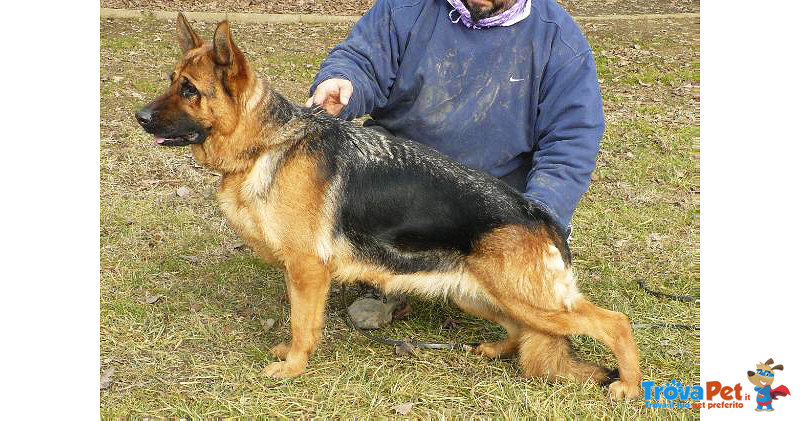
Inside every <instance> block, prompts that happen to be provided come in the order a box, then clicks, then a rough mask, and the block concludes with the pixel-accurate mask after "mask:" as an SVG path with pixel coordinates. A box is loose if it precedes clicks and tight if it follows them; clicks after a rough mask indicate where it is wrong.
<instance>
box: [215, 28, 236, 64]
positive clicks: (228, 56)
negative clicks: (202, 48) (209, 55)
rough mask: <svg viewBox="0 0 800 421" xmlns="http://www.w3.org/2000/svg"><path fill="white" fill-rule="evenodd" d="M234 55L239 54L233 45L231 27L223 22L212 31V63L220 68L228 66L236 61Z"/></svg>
mask: <svg viewBox="0 0 800 421" xmlns="http://www.w3.org/2000/svg"><path fill="white" fill-rule="evenodd" d="M236 54H241V52H240V51H239V49H238V48H236V45H235V44H234V43H233V38H232V37H231V26H230V25H229V24H228V21H227V20H223V21H222V22H220V23H219V25H217V29H216V30H215V31H214V61H215V62H216V63H217V64H219V65H220V66H229V65H231V64H233V63H234V62H235V61H236V58H237V57H236Z"/></svg>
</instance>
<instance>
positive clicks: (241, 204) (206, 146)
mask: <svg viewBox="0 0 800 421" xmlns="http://www.w3.org/2000/svg"><path fill="white" fill-rule="evenodd" d="M178 25H179V28H178V36H179V39H180V42H181V46H182V48H183V49H184V57H183V59H182V60H181V62H180V63H179V64H178V66H176V69H175V72H174V76H173V78H181V77H186V78H189V79H190V80H191V82H192V83H193V84H194V85H195V86H196V87H197V89H198V90H200V91H202V92H204V95H202V96H201V98H200V99H198V100H197V101H194V102H193V103H189V104H186V103H185V102H186V101H182V102H181V101H178V100H176V99H175V96H176V95H175V93H176V89H177V88H176V83H173V86H172V87H171V88H170V91H169V92H168V93H167V94H165V95H164V96H163V97H161V98H160V99H158V100H157V101H161V102H162V104H163V105H162V107H167V108H169V107H173V108H176V109H181V110H184V111H186V112H188V113H190V114H191V115H192V116H193V117H194V118H195V119H197V120H198V121H202V122H206V123H208V124H207V125H208V126H209V127H212V126H213V131H212V132H211V135H210V136H209V137H208V138H207V139H206V141H205V142H204V143H202V144H200V145H193V146H192V152H193V154H194V156H195V158H196V159H197V160H198V161H199V162H201V163H202V164H204V165H206V166H207V167H209V168H212V169H214V170H217V171H219V172H221V173H222V174H223V177H222V182H221V184H220V187H219V194H218V199H219V203H220V206H221V208H222V211H223V212H224V214H225V216H226V218H227V219H228V221H229V222H230V224H231V225H232V226H233V228H234V229H235V230H236V232H237V233H238V234H239V235H240V236H241V237H242V239H243V240H244V241H245V242H246V243H247V244H248V245H249V246H250V247H251V248H252V249H253V250H254V252H255V253H256V254H257V255H258V256H259V257H261V258H263V259H264V260H266V261H268V262H272V263H279V264H282V265H283V267H284V268H285V271H286V284H287V292H288V295H289V299H290V304H291V325H292V341H291V343H290V344H287V343H282V344H279V345H277V346H276V347H274V348H273V350H272V351H273V353H274V354H275V355H276V356H278V357H279V358H280V359H283V360H284V361H280V362H275V363H272V364H270V365H268V366H267V367H266V368H265V369H264V373H265V374H267V375H269V376H275V377H290V376H296V375H299V374H301V373H302V372H303V371H304V370H305V367H306V364H307V361H308V357H309V355H310V354H311V352H313V350H314V348H315V346H316V345H317V343H318V342H319V339H320V335H321V329H322V322H323V310H324V306H325V299H326V296H327V293H328V290H329V287H330V281H331V279H332V278H335V279H337V280H338V281H340V282H356V281H369V282H372V283H374V284H375V285H377V286H380V287H381V288H383V289H384V290H386V291H388V292H395V291H403V292H417V293H421V294H423V295H426V296H431V297H434V296H435V297H447V298H450V299H452V300H453V301H454V302H455V303H456V304H457V305H459V306H460V307H461V308H462V309H464V310H465V311H467V312H470V313H473V314H476V315H478V316H480V317H484V318H486V319H489V320H492V321H494V322H496V323H498V324H500V325H501V326H503V327H504V328H505V329H506V331H507V332H508V337H507V338H506V339H504V340H502V341H499V342H496V343H486V344H483V345H481V346H480V347H478V348H477V350H476V352H478V353H480V354H482V355H485V356H487V357H491V358H494V357H498V356H502V355H507V354H513V353H515V352H518V353H519V355H520V360H521V363H522V367H523V371H524V373H525V374H526V375H528V376H544V377H547V378H550V379H558V378H571V379H577V380H579V381H582V380H586V379H589V380H594V381H598V382H600V381H603V380H604V379H605V376H606V374H607V370H605V369H602V368H600V367H598V366H596V365H594V364H590V363H587V362H584V361H580V360H577V359H575V358H574V356H573V355H572V349H571V346H570V345H569V342H568V341H567V339H566V336H567V335H589V336H592V337H594V338H596V339H598V340H600V341H601V342H602V343H604V344H605V345H606V346H608V347H609V348H610V349H611V350H612V352H613V353H614V355H615V356H616V357H617V359H618V361H619V365H620V381H617V382H615V383H613V384H612V385H611V387H610V393H611V395H612V397H613V398H633V397H637V396H639V392H640V389H639V387H640V386H639V382H640V381H641V373H640V370H639V354H638V349H637V347H636V344H635V343H634V341H633V335H632V331H631V328H630V323H629V322H628V320H627V318H626V317H625V316H624V315H622V314H621V313H617V312H613V311H608V310H603V309H600V308H598V307H595V306H594V305H592V304H591V303H589V302H588V301H587V300H586V299H584V298H583V296H582V295H581V294H580V292H579V291H578V288H577V286H576V282H575V276H574V274H573V271H572V268H571V267H569V265H566V264H565V263H564V259H563V258H562V256H561V253H560V252H559V248H558V247H557V245H556V244H554V243H553V240H551V238H553V237H552V235H551V233H549V232H548V231H547V230H546V229H545V228H540V229H537V230H536V231H534V232H532V231H531V230H530V229H529V228H527V227H524V226H514V225H508V226H502V227H499V228H496V229H495V230H493V231H491V232H489V233H487V234H485V235H484V236H483V237H482V238H481V239H480V240H479V241H478V242H477V244H475V245H474V248H473V250H472V252H471V253H470V254H469V255H468V256H466V257H463V258H461V259H458V262H459V263H458V264H456V265H455V267H453V268H451V269H450V270H449V271H446V272H441V271H439V272H429V273H413V274H398V273H393V272H391V271H390V270H388V269H387V268H385V267H382V266H380V265H377V264H374V263H367V262H365V261H364V260H363V259H359V258H357V257H356V256H357V253H356V251H357V250H353V249H352V248H351V247H352V246H351V244H350V243H349V242H348V241H347V240H346V239H344V238H339V237H336V235H335V233H334V218H335V210H336V204H337V203H338V201H339V200H340V198H339V196H340V195H339V192H340V190H341V180H340V179H338V178H336V177H333V178H332V179H328V180H326V179H325V178H324V177H322V176H321V175H320V174H321V169H320V166H319V161H318V159H317V157H316V156H314V155H311V154H309V153H308V152H305V150H306V149H304V148H303V147H302V146H303V144H304V143H303V142H305V141H306V137H307V136H306V133H305V127H304V125H303V123H302V122H301V121H297V120H291V121H289V123H287V124H285V125H283V126H281V127H278V125H277V124H276V123H271V122H269V121H265V120H264V118H263V113H262V112H263V110H264V109H265V107H268V106H269V101H270V99H269V98H271V97H270V95H269V94H270V92H271V91H270V88H269V86H268V85H267V84H266V82H264V81H262V80H259V79H258V78H256V77H255V75H254V74H253V73H252V72H251V71H250V69H249V66H248V65H247V61H246V60H245V59H244V55H243V54H242V53H241V52H240V51H239V50H238V48H236V46H235V44H233V41H232V40H231V39H230V29H229V27H228V25H227V23H226V22H223V23H222V24H220V26H219V27H217V30H216V32H215V36H214V45H213V46H210V45H207V44H202V40H199V37H197V36H196V34H194V32H193V31H192V30H191V28H190V27H189V26H188V23H186V21H185V19H183V17H181V18H179V22H178ZM223 61H224V62H226V63H229V64H227V66H228V67H227V69H228V70H230V72H227V73H226V74H225V77H227V78H228V80H222V81H221V80H219V78H220V77H222V76H223V75H221V74H220V72H219V71H215V70H214V69H215V66H214V63H217V65H218V66H219V63H220V62H223ZM218 66H217V67H218ZM221 86H226V87H228V88H229V89H231V90H235V95H234V98H237V99H236V100H232V99H230V96H227V95H225V94H224V93H223V92H222V91H221V89H222V88H221ZM166 112H169V111H168V110H167V111H166ZM443 253H444V252H443Z"/></svg>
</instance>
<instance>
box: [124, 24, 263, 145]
mask: <svg viewBox="0 0 800 421" xmlns="http://www.w3.org/2000/svg"><path fill="white" fill-rule="evenodd" d="M178 42H179V43H180V46H181V50H182V51H183V55H182V57H181V59H180V60H179V61H178V64H177V65H176V66H175V69H174V70H173V71H172V72H171V73H170V76H169V79H170V86H169V88H168V89H167V92H166V93H164V94H163V95H162V96H160V97H158V98H156V99H155V100H154V101H153V102H151V103H149V104H147V105H146V106H144V108H142V109H141V110H139V111H138V112H137V113H136V120H137V121H138V122H139V124H140V125H141V126H142V128H144V130H145V131H147V132H148V133H150V134H152V135H153V136H154V141H155V143H156V144H158V145H162V146H184V145H199V144H201V143H203V142H205V141H207V140H212V139H214V138H216V137H219V136H225V135H227V134H230V133H231V132H233V130H234V129H235V128H236V126H237V124H238V120H239V116H240V115H241V112H240V111H241V110H240V107H243V106H244V104H243V100H242V97H243V95H244V93H245V92H246V91H247V90H248V89H249V88H250V87H251V86H252V84H253V81H254V79H255V77H254V75H253V73H252V72H251V70H250V67H249V65H248V64H247V59H246V58H245V56H244V54H242V52H241V51H240V50H239V48H237V47H236V45H235V44H234V43H233V39H232V38H231V30H230V26H229V25H228V22H227V21H223V22H222V23H220V24H219V25H217V29H216V31H215V32H214V41H213V43H212V44H211V45H208V44H206V43H204V42H203V40H202V39H200V37H199V36H197V34H196V33H195V32H194V30H192V27H191V26H189V22H188V21H187V20H186V18H185V17H184V16H183V14H178Z"/></svg>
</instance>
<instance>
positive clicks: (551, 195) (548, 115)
mask: <svg viewBox="0 0 800 421" xmlns="http://www.w3.org/2000/svg"><path fill="white" fill-rule="evenodd" d="M551 64H552V63H551ZM548 66H549V65H548ZM604 128H605V124H604V121H603V104H602V99H601V97H600V87H599V86H598V82H597V71H596V70H595V63H594V57H593V56H592V53H591V50H585V51H583V52H581V53H579V54H577V55H574V56H573V57H572V58H571V59H569V60H567V61H566V62H563V64H560V66H557V68H556V69H553V71H552V72H546V73H545V75H544V76H543V81H542V85H541V89H540V100H539V115H538V117H537V119H536V125H535V127H534V136H535V140H536V141H537V146H536V149H535V151H534V153H533V167H532V169H531V172H530V173H529V174H528V185H527V189H526V190H525V196H526V197H527V198H528V199H529V200H532V201H534V202H537V203H538V204H540V205H544V207H545V208H546V209H547V210H548V211H549V212H550V213H551V214H553V216H555V217H556V218H557V220H558V222H559V225H561V228H562V229H564V230H567V229H568V226H569V224H570V220H571V219H572V214H573V212H574V211H575V208H576V207H577V205H578V201H579V200H580V198H581V196H582V195H583V194H584V193H585V192H586V190H588V188H589V181H590V178H591V174H592V171H594V168H595V165H596V161H597V152H598V151H599V149H600V138H601V137H602V136H603V130H604Z"/></svg>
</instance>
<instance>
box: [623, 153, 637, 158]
mask: <svg viewBox="0 0 800 421" xmlns="http://www.w3.org/2000/svg"><path fill="white" fill-rule="evenodd" d="M625 156H627V157H628V158H631V159H633V158H634V157H635V156H634V155H633V152H625Z"/></svg>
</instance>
